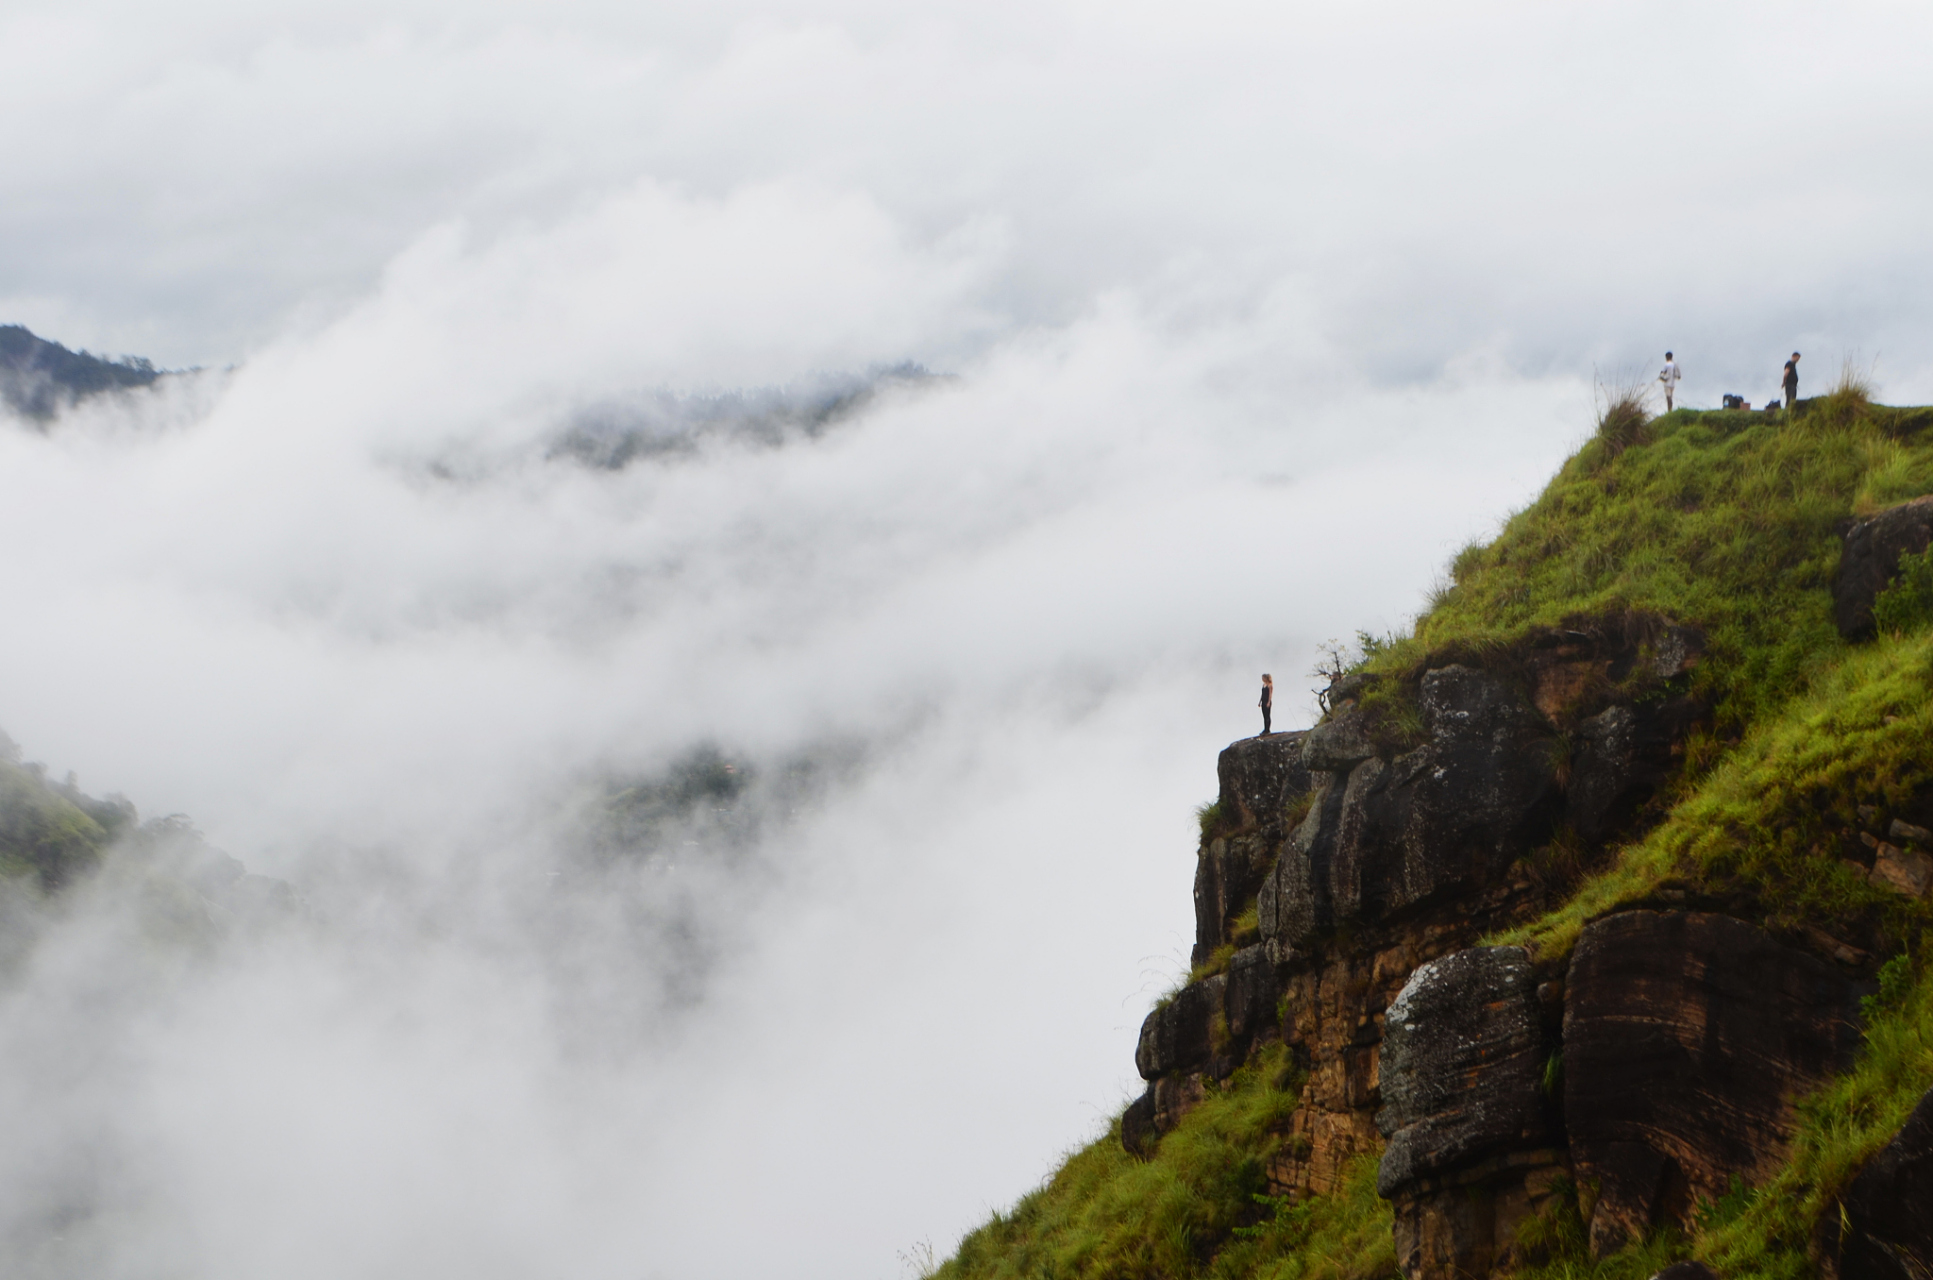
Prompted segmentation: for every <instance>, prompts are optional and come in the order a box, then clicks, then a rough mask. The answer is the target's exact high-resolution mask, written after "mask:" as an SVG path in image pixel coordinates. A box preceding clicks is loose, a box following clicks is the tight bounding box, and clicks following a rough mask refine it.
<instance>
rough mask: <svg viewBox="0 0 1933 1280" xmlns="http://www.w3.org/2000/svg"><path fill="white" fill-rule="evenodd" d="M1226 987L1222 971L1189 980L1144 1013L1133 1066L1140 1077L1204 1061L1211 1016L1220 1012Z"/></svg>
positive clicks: (1191, 1067) (1209, 1046)
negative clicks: (1206, 977)
mask: <svg viewBox="0 0 1933 1280" xmlns="http://www.w3.org/2000/svg"><path fill="white" fill-rule="evenodd" d="M1227 987H1228V977H1227V975H1226V974H1217V975H1215V976H1214V977H1212V978H1208V979H1205V980H1203V981H1201V982H1191V983H1189V984H1188V985H1187V986H1185V987H1183V988H1182V989H1181V990H1180V991H1178V992H1176V993H1175V998H1174V999H1172V1000H1170V1001H1169V1002H1168V1003H1167V1004H1164V1005H1159V1006H1157V1007H1156V1008H1155V1009H1154V1010H1153V1011H1152V1012H1150V1013H1149V1014H1148V1016H1147V1018H1146V1020H1145V1021H1143V1022H1142V1024H1141V1041H1140V1044H1139V1045H1138V1046H1136V1048H1135V1051H1134V1065H1135V1069H1136V1070H1138V1071H1139V1072H1140V1073H1141V1078H1142V1079H1143V1080H1154V1079H1157V1078H1158V1077H1161V1076H1165V1075H1168V1074H1170V1073H1172V1072H1176V1071H1191V1070H1194V1069H1196V1068H1198V1067H1200V1066H1201V1065H1202V1064H1203V1063H1205V1062H1207V1061H1208V1055H1209V1053H1210V1051H1211V1049H1212V1047H1213V1046H1212V1044H1211V1035H1212V1031H1213V1027H1214V1022H1215V1015H1216V1014H1218V1013H1220V1012H1221V1011H1222V1001H1223V998H1224V992H1225V991H1226V990H1227Z"/></svg>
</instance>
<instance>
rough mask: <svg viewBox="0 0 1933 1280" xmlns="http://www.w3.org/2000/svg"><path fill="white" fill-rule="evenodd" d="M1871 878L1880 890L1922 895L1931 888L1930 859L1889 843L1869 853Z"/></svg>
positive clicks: (1921, 896) (1931, 869)
mask: <svg viewBox="0 0 1933 1280" xmlns="http://www.w3.org/2000/svg"><path fill="white" fill-rule="evenodd" d="M1869 878H1870V879H1871V881H1872V882H1873V883H1874V884H1876V885H1878V886H1880V887H1881V888H1883V889H1891V890H1893V891H1894V892H1895V893H1903V894H1905V895H1906V896H1907V897H1909V898H1924V897H1925V896H1926V893H1927V890H1928V889H1929V888H1933V858H1929V857H1927V856H1926V855H1925V854H1923V853H1911V852H1908V851H1907V850H1905V849H1901V848H1898V847H1897V846H1894V845H1890V844H1882V845H1880V846H1879V847H1878V848H1877V849H1875V850H1874V852H1873V870H1872V875H1871V876H1870V877H1869Z"/></svg>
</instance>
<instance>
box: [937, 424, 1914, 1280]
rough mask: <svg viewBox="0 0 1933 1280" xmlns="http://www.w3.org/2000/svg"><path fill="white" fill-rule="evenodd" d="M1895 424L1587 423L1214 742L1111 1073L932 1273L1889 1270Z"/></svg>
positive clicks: (1898, 1167) (1902, 1108) (1898, 1097)
mask: <svg viewBox="0 0 1933 1280" xmlns="http://www.w3.org/2000/svg"><path fill="white" fill-rule="evenodd" d="M1929 425H1933V413H1928V412H1927V411H1899V410H1884V409H1879V408H1876V407H1874V406H1871V405H1868V404H1866V403H1865V402H1864V401H1863V400H1861V399H1860V398H1859V397H1858V396H1857V394H1856V393H1851V394H1846V395H1841V396H1838V397H1834V398H1827V399H1824V400H1821V401H1819V402H1816V403H1815V406H1814V408H1813V410H1812V412H1811V413H1809V414H1807V415H1804V416H1799V417H1796V418H1792V419H1788V420H1784V421H1778V422H1767V421H1764V420H1762V419H1757V418H1750V419H1748V418H1746V417H1744V416H1743V415H1734V414H1727V413H1712V414H1698V413H1689V412H1683V411H1681V412H1679V413H1677V414H1673V415H1671V416H1669V417H1667V418H1665V419H1662V420H1659V421H1657V422H1654V423H1651V424H1648V425H1647V427H1646V428H1645V430H1644V431H1642V432H1641V433H1639V436H1638V439H1637V440H1636V442H1635V443H1630V442H1626V441H1619V442H1617V444H1618V446H1619V447H1615V448H1614V447H1612V442H1608V441H1603V440H1599V441H1593V442H1592V444H1590V445H1587V446H1586V448H1585V449H1584V450H1583V451H1582V452H1580V454H1579V455H1578V456H1577V457H1576V458H1574V459H1572V461H1571V462H1570V463H1569V464H1567V466H1566V467H1565V469H1564V471H1563V473H1561V474H1560V475H1559V477H1558V478H1557V480H1555V481H1554V482H1553V483H1552V485H1551V488H1550V489H1549V490H1548V491H1547V492H1546V493H1545V494H1544V496H1543V497H1542V498H1541V499H1540V500H1539V502H1538V503H1537V504H1536V505H1534V506H1533V507H1532V508H1531V509H1530V510H1528V511H1526V512H1524V513H1522V514H1520V515H1519V516H1517V517H1515V518H1514V519H1513V520H1512V521H1511V523H1510V525H1509V526H1508V527H1507V528H1506V529H1505V531H1504V534H1503V535H1502V536H1501V537H1500V538H1499V539H1498V540H1497V541H1496V542H1494V543H1492V544H1490V545H1488V546H1473V547H1472V548H1469V549H1467V550H1466V551H1465V552H1464V553H1463V554H1461V555H1460V556H1459V557H1458V559H1457V563H1456V564H1455V566H1453V573H1454V577H1455V585H1454V586H1453V587H1452V588H1451V590H1450V591H1449V592H1447V593H1445V595H1444V597H1442V598H1439V600H1438V602H1437V604H1436V607H1435V608H1434V609H1433V610H1432V611H1431V612H1430V613H1428V614H1426V615H1424V616H1423V617H1422V618H1419V620H1418V623H1417V625H1416V628H1415V630H1414V632H1413V634H1411V635H1407V636H1400V637H1393V638H1391V639H1389V640H1386V641H1384V642H1381V643H1378V644H1375V645H1371V646H1368V648H1369V649H1370V652H1369V653H1367V654H1366V655H1365V657H1364V659H1363V660H1362V661H1361V662H1359V663H1358V664H1357V665H1356V666H1355V668H1354V669H1351V670H1348V671H1344V672H1339V673H1336V674H1335V676H1334V678H1333V679H1332V681H1331V683H1330V685H1329V687H1328V689H1327V690H1326V692H1325V694H1324V698H1323V702H1324V714H1323V715H1322V717H1321V719H1320V721H1319V722H1318V723H1317V724H1316V725H1315V726H1314V727H1313V728H1311V729H1309V730H1306V731H1302V732H1294V733H1283V734H1275V735H1271V736H1267V737H1262V738H1251V739H1245V740H1243V741H1239V742H1236V743H1234V744H1233V745H1231V746H1230V747H1228V748H1227V749H1226V750H1225V751H1224V752H1223V753H1222V755H1221V758H1220V761H1219V763H1218V775H1219V784H1220V786H1219V794H1218V797H1217V799H1216V801H1215V803H1214V804H1213V805H1212V806H1211V807H1210V808H1209V809H1208V810H1207V811H1206V812H1205V814H1204V823H1203V838H1202V843H1201V846H1200V848H1199V850H1198V851H1197V854H1196V876H1195V891H1194V896H1195V903H1194V905H1195V920H1196V935H1197V936H1196V940H1195V946H1194V950H1193V955H1192V960H1193V970H1192V972H1191V974H1190V975H1189V979H1188V981H1187V982H1186V983H1185V984H1184V985H1182V986H1181V987H1180V988H1179V989H1178V990H1177V991H1175V992H1174V993H1173V994H1172V995H1171V996H1169V997H1168V998H1166V999H1164V1000H1163V1001H1162V1002H1160V1003H1159V1004H1158V1005H1157V1007H1156V1008H1155V1009H1154V1010H1153V1011H1151V1012H1150V1013H1149V1014H1148V1016H1147V1019H1146V1021H1145V1023H1144V1025H1143V1027H1142V1030H1141V1035H1140V1040H1139V1045H1138V1048H1137V1051H1136V1055H1135V1065H1136V1067H1137V1068H1138V1070H1139V1073H1140V1075H1141V1077H1142V1078H1143V1080H1144V1081H1145V1084H1146V1087H1145V1091H1144V1092H1143V1093H1142V1095H1141V1096H1140V1097H1139V1098H1138V1099H1136V1100H1135V1101H1134V1102H1133V1103H1132V1104H1131V1105H1130V1106H1128V1107H1127V1109H1126V1111H1125V1112H1124V1114H1123V1115H1122V1116H1121V1119H1120V1121H1119V1124H1118V1126H1116V1128H1115V1130H1114V1131H1113V1133H1112V1134H1111V1135H1110V1137H1109V1138H1108V1139H1104V1140H1103V1142H1102V1143H1101V1144H1097V1147H1096V1148H1090V1149H1089V1150H1088V1151H1085V1152H1082V1153H1080V1154H1079V1155H1077V1156H1076V1157H1074V1159H1072V1160H1070V1161H1069V1163H1068V1165H1067V1166H1066V1167H1065V1168H1064V1169H1063V1170H1062V1171H1061V1172H1060V1173H1059V1174H1058V1175H1056V1177H1055V1179H1054V1180H1052V1181H1051V1182H1050V1183H1049V1184H1048V1185H1047V1186H1046V1187H1045V1188H1044V1189H1043V1190H1042V1191H1041V1192H1039V1193H1036V1195H1035V1196H1033V1197H1029V1199H1028V1200H1026V1201H1023V1202H1022V1204H1021V1205H1020V1206H1019V1207H1018V1208H1017V1209H1016V1210H1015V1212H1014V1213H1013V1214H1012V1215H1010V1216H1002V1217H1000V1218H997V1219H996V1220H995V1222H994V1223H992V1224H990V1225H989V1226H988V1227H987V1228H985V1229H983V1230H982V1231H981V1232H978V1233H975V1234H974V1235H972V1236H969V1237H968V1238H967V1240H965V1241H964V1242H963V1244H962V1248H961V1251H960V1254H959V1256H958V1257H957V1258H956V1259H954V1260H953V1261H951V1262H949V1263H948V1264H946V1268H944V1269H943V1270H945V1271H946V1272H947V1273H949V1274H958V1275H979V1274H989V1275H993V1274H1001V1275H1005V1274H1013V1275H1033V1274H1042V1275H1045V1274H1072V1275H1092V1276H1112V1275H1135V1276H1142V1275H1145V1276H1155V1275H1164V1276H1165V1275H1184V1274H1186V1275H1225V1276H1240V1275H1284V1276H1287V1275H1297V1276H1300V1275H1320V1274H1334V1275H1339V1276H1341V1275H1363V1276H1371V1275H1386V1274H1388V1273H1389V1272H1390V1271H1392V1270H1400V1271H1401V1273H1402V1274H1403V1275H1404V1276H1406V1277H1409V1278H1410V1280H1437V1278H1442V1280H1449V1278H1450V1277H1484V1276H1500V1275H1506V1274H1533V1275H1534V1274H1543V1273H1549V1274H1552V1275H1556V1274H1563V1275H1566V1276H1573V1275H1584V1274H1593V1273H1600V1272H1601V1273H1603V1274H1606V1275H1611V1274H1618V1275H1630V1274H1637V1275H1649V1274H1651V1273H1652V1272H1653V1271H1657V1270H1662V1269H1664V1268H1665V1267H1666V1266H1667V1265H1671V1264H1677V1263H1684V1264H1685V1266H1686V1268H1687V1271H1686V1272H1685V1273H1686V1274H1689V1273H1690V1272H1691V1271H1696V1272H1697V1273H1698V1274H1712V1273H1715V1274H1718V1275H1726V1276H1729V1275H1768V1276H1769V1275H1780V1276H1785V1275H1806V1274H1832V1275H1839V1276H1845V1277H1853V1276H1862V1277H1863V1276H1881V1275H1884V1276H1895V1275H1897V1276H1927V1275H1933V1269H1929V1268H1933V1246H1929V1243H1928V1241H1929V1237H1928V1236H1927V1226H1926V1223H1927V1222H1933V1200H1929V1199H1927V1197H1928V1195H1929V1194H1933V1191H1929V1186H1933V1184H1929V1183H1928V1182H1927V1180H1926V1179H1927V1174H1926V1171H1927V1169H1928V1168H1933V1137H1929V1135H1933V1127H1929V1123H1930V1122H1929V1119H1928V1117H1929V1115H1933V1112H1929V1110H1928V1108H1929V1106H1933V1103H1921V1102H1920V1098H1921V1096H1922V1095H1927V1093H1928V1090H1929V1088H1933V983H1929V982H1928V981H1926V980H1925V978H1924V977H1923V972H1922V968H1921V965H1920V960H1919V956H1920V950H1919V940H1920V938H1921V936H1922V934H1923V932H1924V930H1925V928H1926V925H1927V924H1928V923H1929V921H1933V908H1930V907H1929V903H1928V895H1929V892H1930V891H1933V748H1930V747H1929V744H1930V743H1933V592H1923V593H1924V594H1927V595H1928V598H1927V599H1925V600H1919V599H1918V598H1917V597H1914V596H1913V595H1912V593H1913V592H1914V591H1923V588H1922V587H1919V586H1916V585H1915V583H1916V582H1918V581H1920V579H1919V578H1918V577H1916V576H1915V575H1917V574H1919V573H1920V571H1919V570H1918V569H1917V568H1915V566H1916V564H1917V563H1918V562H1917V561H1916V560H1915V559H1914V557H1915V556H1916V555H1920V554H1922V553H1923V552H1924V550H1925V548H1926V547H1927V545H1928V536H1929V532H1930V529H1929V526H1933V499H1921V498H1918V497H1917V495H1918V494H1923V493H1927V492H1928V491H1933V432H1929V431H1927V430H1926V428H1927V427H1928V426H1929ZM1909 571H1910V572H1909ZM1876 602H1877V607H1876ZM1876 617H1877V618H1879V619H1882V620H1893V621H1894V622H1896V623H1900V625H1897V626H1894V627H1892V628H1891V629H1889V628H1888V627H1887V626H1885V625H1880V624H1879V623H1876V621H1875V619H1876ZM1900 620H1904V621H1903V622H1900ZM1928 1096H1933V1095H1928ZM1915 1107H1917V1108H1918V1109H1917V1110H1914V1108H1915ZM1909 1117H1910V1118H1909ZM1103 1147H1111V1148H1112V1154H1108V1153H1107V1151H1105V1150H1103V1149H1102V1148H1103ZM1217 1162H1219V1164H1217ZM1137 1188H1138V1189H1139V1190H1137ZM1137 1196H1139V1197H1140V1199H1139V1200H1138V1201H1137V1199H1136V1197H1137ZM1191 1198H1192V1199H1191ZM1135 1203H1138V1204H1139V1205H1140V1211H1141V1212H1142V1213H1143V1214H1145V1215H1146V1217H1147V1219H1148V1222H1147V1223H1146V1224H1143V1225H1138V1226H1137V1225H1135V1224H1133V1223H1131V1222H1130V1221H1129V1220H1128V1219H1129V1216H1130V1212H1131V1211H1130V1210H1129V1209H1128V1207H1127V1206H1128V1205H1130V1204H1135Z"/></svg>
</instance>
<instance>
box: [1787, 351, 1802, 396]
mask: <svg viewBox="0 0 1933 1280" xmlns="http://www.w3.org/2000/svg"><path fill="white" fill-rule="evenodd" d="M1784 386H1785V407H1786V408H1788V409H1790V408H1791V407H1792V405H1793V404H1794V402H1796V401H1797V400H1798V398H1799V353H1798V352H1796V351H1794V352H1793V353H1792V358H1791V359H1790V360H1787V361H1786V362H1785V378H1784Z"/></svg>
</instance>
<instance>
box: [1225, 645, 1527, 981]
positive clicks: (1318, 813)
mask: <svg viewBox="0 0 1933 1280" xmlns="http://www.w3.org/2000/svg"><path fill="white" fill-rule="evenodd" d="M1418 703H1419V710H1420V712H1421V719H1422V723H1423V731H1424V737H1425V741H1424V743H1423V745H1422V746H1420V747H1418V748H1417V749H1416V750H1414V751H1410V752H1408V753H1406V754H1404V755H1401V756H1398V757H1397V758H1396V759H1394V760H1391V761H1388V762H1384V761H1382V760H1378V759H1375V758H1368V759H1364V760H1362V761H1361V762H1359V763H1357V764H1356V765H1355V766H1354V767H1353V768H1352V769H1351V770H1350V771H1349V773H1348V774H1347V775H1346V778H1342V779H1337V778H1332V779H1331V780H1329V781H1327V782H1323V783H1318V785H1317V789H1316V796H1315V802H1314V804H1313V805H1312V806H1311V808H1310V811H1309V815H1308V817H1307V818H1306V819H1304V821H1303V823H1302V825H1301V826H1299V827H1298V828H1297V829H1296V830H1295V832H1294V833H1293V834H1292V835H1291V836H1290V837H1289V839H1288V841H1287V842H1286V844H1285V845H1284V847H1283V851H1282V854H1281V856H1280V857H1279V858H1278V859H1277V860H1276V865H1275V870H1274V871H1273V872H1272V873H1271V874H1270V876H1269V879H1268V881H1267V882H1266V883H1265V884H1264V886H1263V889H1262V891H1261V895H1260V900H1259V902H1258V908H1259V917H1260V923H1261V929H1262V934H1263V936H1264V938H1265V939H1278V940H1279V941H1280V942H1281V943H1282V944H1284V945H1286V946H1289V947H1302V946H1304V945H1305V944H1306V943H1307V942H1308V941H1310V940H1311V939H1313V938H1315V937H1317V936H1318V935H1320V934H1322V933H1325V932H1327V931H1329V930H1331V929H1333V928H1335V927H1336V926H1337V925H1339V924H1342V923H1345V922H1349V921H1362V920H1376V919H1380V918H1383V917H1386V916H1390V915H1392V914H1395V913H1399V912H1403V911H1407V910H1409V909H1411V908H1414V907H1417V906H1420V905H1423V904H1427V903H1430V902H1433V901H1439V900H1442V899H1444V898H1446V897H1449V896H1451V895H1454V894H1457V893H1461V892H1467V891H1469V890H1472V889H1475V888H1478V887H1480V886H1482V885H1484V884H1487V883H1489V882H1491V881H1493V880H1494V879H1496V878H1497V877H1498V876H1499V875H1500V874H1501V873H1502V871H1503V870H1504V869H1505V868H1506V867H1508V866H1509V865H1510V863H1512V862H1514V861H1515V860H1516V859H1517V858H1518V857H1520V856H1522V855H1523V854H1524V853H1525V852H1527V851H1528V850H1529V849H1530V848H1531V847H1532V846H1533V845H1535V844H1536V843H1537V841H1538V840H1540V839H1542V838H1543V837H1544V835H1546V834H1547V833H1548V832H1549V830H1550V825H1551V820H1552V816H1553V814H1554V813H1555V811H1556V809H1557V806H1558V804H1559V803H1560V797H1559V796H1558V794H1557V791H1556V786H1555V770H1554V766H1553V758H1552V752H1551V737H1550V734H1549V731H1548V729H1547V727H1546V726H1545V725H1544V722H1543V719H1542V717H1541V716H1539V715H1538V714H1537V712H1536V711H1535V710H1534V709H1533V708H1531V707H1530V706H1529V705H1528V704H1527V703H1526V702H1525V701H1524V700H1523V698H1522V697H1521V696H1520V695H1519V694H1518V693H1517V692H1516V691H1515V690H1514V689H1513V688H1512V687H1511V686H1510V685H1509V684H1508V683H1506V682H1505V681H1503V680H1501V679H1499V678H1498V677H1496V676H1492V675H1490V674H1488V673H1486V672H1482V671H1477V670H1473V669H1471V668H1468V667H1460V666H1451V667H1443V668H1440V669H1438V670H1435V671H1431V672H1428V673H1427V674H1425V675H1424V677H1423V679H1422V681H1421V684H1420V687H1419V690H1418ZM1316 732H1318V731H1317V730H1312V731H1311V733H1312V735H1313V734H1314V733H1316ZM1314 741H1315V739H1314V737H1313V736H1312V737H1311V742H1314ZM1312 759H1313V757H1312Z"/></svg>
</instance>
